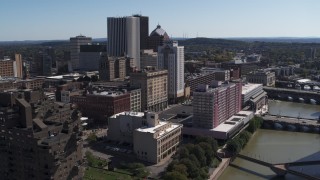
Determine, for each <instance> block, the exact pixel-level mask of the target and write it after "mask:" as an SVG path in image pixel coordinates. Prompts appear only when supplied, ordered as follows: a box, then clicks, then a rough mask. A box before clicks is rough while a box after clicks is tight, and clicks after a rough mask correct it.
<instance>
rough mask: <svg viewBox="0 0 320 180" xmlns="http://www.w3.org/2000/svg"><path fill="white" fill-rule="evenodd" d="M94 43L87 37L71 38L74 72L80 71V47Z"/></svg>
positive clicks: (71, 57) (71, 56)
mask: <svg viewBox="0 0 320 180" xmlns="http://www.w3.org/2000/svg"><path fill="white" fill-rule="evenodd" d="M90 43H92V38H91V37H86V36H82V35H79V36H76V37H71V38H70V59H71V66H72V70H73V71H74V70H77V69H79V59H80V57H79V54H80V46H81V45H86V44H90Z"/></svg>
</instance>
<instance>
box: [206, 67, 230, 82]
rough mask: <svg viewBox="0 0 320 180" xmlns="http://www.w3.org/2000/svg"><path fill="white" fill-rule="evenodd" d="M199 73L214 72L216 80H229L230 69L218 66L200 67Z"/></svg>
mask: <svg viewBox="0 0 320 180" xmlns="http://www.w3.org/2000/svg"><path fill="white" fill-rule="evenodd" d="M200 72H201V73H204V74H208V73H214V74H215V80H216V81H229V80H230V71H229V70H225V69H220V68H210V67H203V68H201V69H200Z"/></svg>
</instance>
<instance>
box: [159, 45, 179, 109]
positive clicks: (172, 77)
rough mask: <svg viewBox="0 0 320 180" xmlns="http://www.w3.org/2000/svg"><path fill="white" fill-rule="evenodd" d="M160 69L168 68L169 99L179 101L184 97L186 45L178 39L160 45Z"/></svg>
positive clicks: (171, 101) (173, 101)
mask: <svg viewBox="0 0 320 180" xmlns="http://www.w3.org/2000/svg"><path fill="white" fill-rule="evenodd" d="M158 69H167V70H168V100H169V103H173V104H174V103H177V102H178V101H179V99H180V98H183V97H184V87H185V84H184V47H183V46H178V42H176V41H174V42H172V43H166V44H164V45H163V46H159V48H158Z"/></svg>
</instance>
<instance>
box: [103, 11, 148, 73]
mask: <svg viewBox="0 0 320 180" xmlns="http://www.w3.org/2000/svg"><path fill="white" fill-rule="evenodd" d="M143 22H145V19H143ZM140 26H141V25H140V17H134V16H129V17H119V18H118V17H108V50H107V52H108V54H109V55H110V56H128V57H130V58H133V64H134V66H135V67H136V68H137V69H138V70H139V69H140V40H141V39H140Z"/></svg>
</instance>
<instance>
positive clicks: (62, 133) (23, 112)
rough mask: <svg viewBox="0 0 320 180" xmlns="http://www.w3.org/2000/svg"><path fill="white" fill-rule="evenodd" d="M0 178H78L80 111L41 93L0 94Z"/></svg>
mask: <svg viewBox="0 0 320 180" xmlns="http://www.w3.org/2000/svg"><path fill="white" fill-rule="evenodd" d="M0 130H1V131H0V173H1V176H2V178H1V179H81V178H82V176H83V170H82V167H81V164H82V139H81V137H80V136H79V133H80V130H81V125H80V116H79V112H78V111H77V110H75V109H72V108H71V106H70V104H64V105H63V104H57V103H54V102H53V101H51V100H48V99H47V98H46V96H45V95H44V94H43V93H42V92H40V91H31V90H24V91H10V92H3V93H0Z"/></svg>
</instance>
